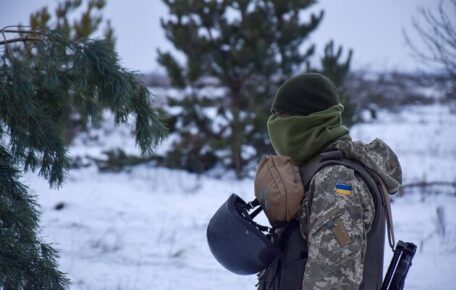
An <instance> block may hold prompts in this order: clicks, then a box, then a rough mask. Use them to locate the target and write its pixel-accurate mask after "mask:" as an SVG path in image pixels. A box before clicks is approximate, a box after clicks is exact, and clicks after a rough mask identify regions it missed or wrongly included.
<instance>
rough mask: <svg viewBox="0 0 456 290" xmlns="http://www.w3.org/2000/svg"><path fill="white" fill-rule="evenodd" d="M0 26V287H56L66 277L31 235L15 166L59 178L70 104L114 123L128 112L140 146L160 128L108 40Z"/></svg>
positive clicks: (34, 226)
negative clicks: (111, 116) (107, 114)
mask: <svg viewBox="0 0 456 290" xmlns="http://www.w3.org/2000/svg"><path fill="white" fill-rule="evenodd" d="M0 33H1V34H2V35H4V40H0V48H1V50H0V52H2V54H1V60H0V289H63V288H66V286H67V284H68V280H67V279H66V278H65V275H64V274H63V273H62V272H60V271H59V270H58V268H57V264H56V261H55V259H56V252H55V251H54V250H53V249H52V247H51V246H50V245H49V244H46V243H44V242H42V241H41V239H40V238H39V236H38V231H39V227H38V212H37V204H36V201H35V198H34V197H32V196H30V195H29V194H28V193H27V187H26V186H25V185H24V184H22V183H21V181H20V172H21V171H23V170H25V171H27V170H30V171H33V172H35V171H37V172H38V173H39V175H41V176H43V177H44V178H45V179H47V180H48V181H49V183H50V185H51V186H59V185H61V183H62V181H63V179H64V177H65V173H66V172H67V169H68V163H69V162H68V157H67V155H66V154H67V149H66V147H65V144H64V140H63V139H64V132H65V128H66V127H67V125H68V117H67V116H68V114H69V112H71V111H72V108H77V112H79V113H80V114H81V115H82V116H83V117H84V118H87V119H88V120H92V119H99V118H101V114H102V112H103V111H104V110H111V111H112V112H113V113H114V114H115V122H116V123H117V124H120V123H126V122H127V120H128V118H129V116H130V115H134V116H135V117H136V118H135V119H136V127H135V136H136V141H137V144H138V145H139V147H140V148H141V150H142V151H143V152H150V151H151V150H152V148H153V147H154V146H155V145H157V144H158V143H159V142H160V141H161V140H162V139H163V138H164V136H165V129H164V127H163V125H162V124H161V123H160V121H159V119H158V117H157V114H156V113H155V112H154V111H153V109H152V108H151V105H150V101H151V96H150V93H149V91H148V90H147V88H145V87H144V86H143V85H142V84H141V83H140V82H139V81H138V78H137V75H136V74H135V73H133V72H130V71H127V70H126V69H124V68H122V67H121V66H120V65H119V61H118V56H117V54H116V53H115V51H114V50H113V47H112V43H110V42H109V41H105V40H87V39H80V40H77V41H76V40H71V39H68V37H66V35H65V34H64V33H61V31H52V30H39V31H35V30H30V29H27V28H24V27H7V28H3V29H1V30H0Z"/></svg>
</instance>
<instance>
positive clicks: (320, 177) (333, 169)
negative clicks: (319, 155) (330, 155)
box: [312, 165, 356, 184]
mask: <svg viewBox="0 0 456 290" xmlns="http://www.w3.org/2000/svg"><path fill="white" fill-rule="evenodd" d="M354 179H356V176H355V172H354V170H353V169H351V168H349V167H347V166H344V165H329V166H325V167H324V168H322V169H320V170H319V171H318V172H317V173H315V175H314V176H313V178H312V182H318V184H321V183H322V182H323V183H328V182H329V183H331V182H335V181H351V180H354Z"/></svg>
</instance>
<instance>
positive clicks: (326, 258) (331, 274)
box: [298, 139, 401, 290]
mask: <svg viewBox="0 0 456 290" xmlns="http://www.w3.org/2000/svg"><path fill="white" fill-rule="evenodd" d="M333 147H335V148H336V149H338V150H341V151H342V152H343V153H344V155H345V156H346V157H348V158H351V159H355V160H358V161H360V162H361V163H362V164H364V165H365V166H366V167H368V169H369V170H371V172H375V173H376V174H377V175H378V176H380V177H381V178H382V180H383V181H384V183H385V185H386V186H387V188H388V190H389V191H390V192H394V191H396V190H397V189H398V188H399V186H400V182H401V170H400V166H399V162H398V160H397V157H396V155H395V154H394V153H393V151H391V149H390V148H389V147H388V146H387V145H386V144H385V143H383V142H382V141H381V140H378V139H376V140H374V141H373V142H372V143H370V144H363V143H361V142H352V141H349V140H343V141H339V142H336V143H335V144H334V145H333ZM337 187H343V188H346V189H347V188H348V189H349V190H338V189H337ZM374 216H375V208H374V203H373V200H372V196H371V194H370V192H369V190H368V188H367V185H366V184H365V182H364V181H363V180H362V179H361V178H360V177H357V176H355V173H354V171H353V170H352V169H350V168H348V167H345V166H341V165H334V166H328V167H325V168H323V169H322V170H320V171H319V172H317V174H315V175H314V177H313V178H312V180H311V182H310V186H309V190H308V192H307V193H306V197H305V199H304V201H303V203H302V208H301V211H300V213H299V215H298V221H299V223H300V227H301V233H302V235H303V237H304V239H306V240H307V241H308V260H307V264H306V269H305V272H304V278H303V282H302V289H303V290H304V289H307V290H308V289H313V290H318V289H325V290H326V289H359V287H360V284H361V282H362V280H363V266H364V265H363V263H364V256H365V252H366V246H367V233H368V232H369V230H370V228H371V226H372V222H373V220H374Z"/></svg>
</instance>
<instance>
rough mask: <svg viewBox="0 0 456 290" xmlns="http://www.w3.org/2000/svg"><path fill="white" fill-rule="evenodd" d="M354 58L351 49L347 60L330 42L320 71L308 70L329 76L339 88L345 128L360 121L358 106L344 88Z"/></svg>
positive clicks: (340, 49) (340, 47) (321, 60)
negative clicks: (343, 58)
mask: <svg viewBox="0 0 456 290" xmlns="http://www.w3.org/2000/svg"><path fill="white" fill-rule="evenodd" d="M352 56H353V51H352V50H351V49H350V50H349V51H348V55H347V57H346V59H345V60H342V57H343V48H342V46H339V47H338V48H337V50H336V49H335V48H334V41H332V40H331V41H329V42H328V43H327V44H326V46H325V49H324V55H323V57H322V58H321V59H320V65H321V68H320V69H311V68H308V69H307V70H308V71H315V72H319V73H322V74H323V75H325V76H327V77H328V78H329V79H330V80H331V81H332V82H333V83H334V84H335V85H336V87H337V88H338V90H339V95H340V101H341V103H342V104H343V105H344V112H343V113H342V120H343V123H344V125H345V126H347V127H351V126H353V125H354V124H355V123H356V122H357V120H358V114H357V110H358V107H357V104H355V103H354V102H353V101H352V98H350V96H348V95H347V92H346V89H345V87H344V84H345V80H346V78H347V76H348V72H349V71H350V62H351V58H352Z"/></svg>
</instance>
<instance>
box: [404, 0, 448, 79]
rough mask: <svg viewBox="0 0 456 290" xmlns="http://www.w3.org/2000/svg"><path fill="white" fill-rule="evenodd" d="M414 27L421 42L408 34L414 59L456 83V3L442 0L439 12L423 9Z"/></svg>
mask: <svg viewBox="0 0 456 290" xmlns="http://www.w3.org/2000/svg"><path fill="white" fill-rule="evenodd" d="M412 25H413V30H414V31H415V33H417V35H418V36H419V38H418V40H415V39H413V40H412V38H411V37H410V35H409V34H408V33H407V32H404V37H405V40H406V42H407V45H408V46H409V47H410V49H411V50H412V52H413V54H414V56H415V57H417V59H418V60H419V61H423V62H425V63H427V64H432V65H437V67H439V68H441V69H443V70H444V71H445V72H446V73H448V75H449V77H450V78H451V79H452V80H456V0H441V1H440V2H439V5H438V7H437V8H436V9H430V8H421V9H420V10H419V18H418V19H417V18H413V19H412ZM421 45H423V46H422V47H421Z"/></svg>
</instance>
